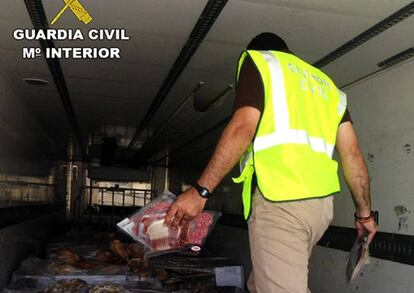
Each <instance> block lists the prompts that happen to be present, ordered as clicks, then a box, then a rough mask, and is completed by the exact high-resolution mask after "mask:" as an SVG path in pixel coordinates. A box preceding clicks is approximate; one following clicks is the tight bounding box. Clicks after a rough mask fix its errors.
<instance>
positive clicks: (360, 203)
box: [336, 122, 377, 242]
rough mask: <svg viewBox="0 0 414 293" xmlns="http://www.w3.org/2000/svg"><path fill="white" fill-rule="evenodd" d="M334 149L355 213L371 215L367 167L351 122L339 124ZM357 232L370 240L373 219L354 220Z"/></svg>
mask: <svg viewBox="0 0 414 293" xmlns="http://www.w3.org/2000/svg"><path fill="white" fill-rule="evenodd" d="M336 149H337V151H338V154H339V157H340V160H341V164H342V170H343V173H344V176H345V180H346V183H347V184H348V187H349V189H350V190H351V194H352V198H353V200H354V204H355V210H356V215H357V216H358V217H360V218H366V217H369V216H370V215H371V198H370V183H369V175H368V169H367V166H366V164H365V161H364V158H363V156H362V154H361V150H360V148H359V145H358V140H357V137H356V134H355V131H354V128H353V126H352V123H351V122H344V123H341V124H340V125H339V129H338V134H337V140H336ZM355 225H356V228H357V230H358V234H359V235H362V234H363V233H364V232H365V231H366V232H368V240H369V242H371V240H372V238H373V237H374V235H375V233H376V231H377V226H376V223H375V221H374V219H371V220H370V221H367V222H365V223H362V222H358V221H356V222H355Z"/></svg>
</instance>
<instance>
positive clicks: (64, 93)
mask: <svg viewBox="0 0 414 293" xmlns="http://www.w3.org/2000/svg"><path fill="white" fill-rule="evenodd" d="M24 2H25V4H26V8H27V11H28V13H29V16H30V19H31V21H32V24H33V27H34V29H37V30H46V29H48V28H49V25H48V22H47V18H46V13H45V10H44V8H43V4H42V1H37V0H25V1H24ZM39 43H40V46H41V47H42V50H43V52H44V51H45V50H46V48H54V47H55V45H54V43H53V41H50V40H39ZM46 62H47V65H48V67H49V70H50V73H51V75H52V77H53V81H54V82H55V85H56V89H57V90H58V92H59V96H60V99H61V101H62V104H63V107H64V109H65V112H66V115H67V117H68V119H69V122H70V125H71V127H72V131H73V134H74V136H75V139H76V140H77V142H78V144H79V147H80V150H81V152H82V156H83V159H84V160H86V158H87V154H86V151H85V147H84V145H83V143H82V135H81V132H80V128H79V124H78V121H77V119H76V115H75V111H74V110H73V105H72V101H71V98H70V95H69V91H68V88H67V85H66V82H65V78H64V76H63V72H62V68H61V66H60V62H59V59H55V58H54V59H46Z"/></svg>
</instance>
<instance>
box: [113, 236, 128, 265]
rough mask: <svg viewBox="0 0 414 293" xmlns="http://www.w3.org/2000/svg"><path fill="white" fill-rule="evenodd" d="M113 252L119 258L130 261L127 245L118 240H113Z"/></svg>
mask: <svg viewBox="0 0 414 293" xmlns="http://www.w3.org/2000/svg"><path fill="white" fill-rule="evenodd" d="M111 250H112V251H113V253H115V254H116V255H117V256H119V257H120V258H122V259H123V260H125V261H126V262H128V261H129V255H128V252H127V250H126V247H125V245H124V244H123V243H122V242H121V241H119V240H116V239H115V240H112V241H111Z"/></svg>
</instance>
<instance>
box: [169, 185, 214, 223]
mask: <svg viewBox="0 0 414 293" xmlns="http://www.w3.org/2000/svg"><path fill="white" fill-rule="evenodd" d="M206 202H207V199H206V198H202V197H201V196H200V195H199V194H198V191H197V190H195V189H194V188H189V189H187V190H186V191H185V192H184V193H182V194H181V195H180V196H179V197H178V198H177V200H176V201H175V202H174V203H173V205H172V206H171V208H170V210H169V211H168V213H167V215H166V216H165V220H164V222H165V224H167V225H168V226H169V227H171V228H173V229H174V228H177V227H178V226H183V225H185V224H186V223H187V222H188V221H190V220H191V219H192V218H194V217H195V216H197V215H198V214H200V213H201V212H202V211H203V209H204V206H205V205H206Z"/></svg>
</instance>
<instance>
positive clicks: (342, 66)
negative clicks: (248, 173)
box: [0, 0, 414, 293]
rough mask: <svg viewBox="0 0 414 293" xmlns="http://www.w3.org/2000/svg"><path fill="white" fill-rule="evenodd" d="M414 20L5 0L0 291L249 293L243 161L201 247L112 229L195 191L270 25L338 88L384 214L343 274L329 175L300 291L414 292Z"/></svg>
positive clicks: (246, 4) (346, 215) (138, 1)
mask: <svg viewBox="0 0 414 293" xmlns="http://www.w3.org/2000/svg"><path fill="white" fill-rule="evenodd" d="M413 14H414V2H413V1H408V0H393V1H386V0H364V1H357V0H347V1H330V0H309V1H300V0H290V1H286V0H100V1H91V0H43V1H42V0H24V1H23V0H19V1H16V0H2V1H0V54H1V57H0V290H4V292H248V291H247V287H246V282H247V280H248V277H249V274H250V271H251V269H252V263H251V256H250V249H249V247H250V246H249V235H248V234H249V233H248V224H247V222H246V220H245V219H244V217H243V203H242V196H241V195H242V186H241V184H235V183H234V182H233V180H232V178H234V177H238V176H239V175H240V170H239V166H238V165H236V166H235V167H234V168H233V170H232V171H231V172H230V173H229V174H228V175H227V176H226V177H225V179H224V180H223V181H222V182H221V183H220V185H219V186H218V187H217V188H216V189H215V190H214V192H213V193H212V195H211V197H210V198H209V200H208V201H207V204H206V207H205V210H207V211H215V213H205V214H202V215H205V217H206V218H205V219H204V220H205V221H206V222H207V223H208V225H207V226H208V227H207V226H206V225H205V223H206V222H202V223H201V222H200V223H201V224H200V227H198V226H197V227H198V228H197V229H196V230H197V231H195V232H197V233H203V232H200V231H204V230H205V233H207V232H209V234H208V235H207V236H208V237H207V240H206V241H205V243H200V245H199V246H191V247H186V249H180V251H179V252H176V253H171V254H162V255H155V256H154V255H152V254H149V256H150V257H147V256H148V251H149V249H154V245H155V244H153V242H151V245H150V247H146V246H145V245H143V244H142V242H136V240H137V239H133V238H131V237H130V236H129V235H128V233H125V231H123V230H122V229H121V228H120V226H119V225H118V226H117V223H119V222H121V221H122V220H124V219H126V220H128V217H129V218H130V219H131V221H132V222H133V221H135V220H134V219H137V218H139V219H141V218H140V217H142V215H138V216H136V214H135V213H136V212H137V211H140V210H141V211H145V209H144V210H142V207H144V206H147V205H148V204H150V203H152V206H153V207H155V208H157V205H156V203H157V201H154V200H155V199H156V198H157V197H158V196H160V195H161V194H164V196H166V195H168V198H170V196H171V195H169V193H172V194H174V195H177V196H178V195H180V194H181V193H182V192H183V191H185V190H186V189H188V188H190V187H191V186H194V183H195V182H196V181H197V180H198V178H199V177H200V175H201V174H202V172H203V170H204V168H205V167H206V165H207V163H208V162H209V159H210V158H211V156H212V154H213V152H214V150H215V148H216V146H217V143H218V141H219V139H220V136H221V134H222V132H223V130H224V129H225V127H226V125H228V122H229V121H230V119H231V117H232V114H233V105H234V101H235V96H236V88H237V83H236V72H237V64H238V63H237V62H238V60H239V57H240V55H241V53H242V52H243V50H245V49H246V45H247V44H248V43H249V41H250V40H251V39H252V38H253V37H254V36H256V35H258V34H259V33H262V32H272V33H276V34H278V35H279V36H281V37H283V39H284V40H285V41H286V42H287V44H288V46H289V48H290V50H291V51H292V52H293V53H294V54H295V55H296V56H298V57H300V58H301V59H303V60H304V61H306V62H308V63H309V64H312V65H313V66H314V67H316V68H319V69H320V70H322V71H323V72H324V73H326V74H327V75H329V77H330V78H332V80H333V81H334V83H335V84H336V86H337V87H338V88H339V89H340V90H341V91H342V92H344V93H345V94H346V96H347V107H348V110H349V112H350V115H351V119H352V125H353V127H354V129H355V131H356V133H357V136H358V139H359V145H360V149H361V152H362V154H363V157H364V159H365V162H366V165H367V167H368V172H369V176H370V181H371V200H372V207H371V209H372V211H373V213H372V214H373V215H374V217H375V221H376V222H377V223H378V232H377V234H376V236H375V238H374V240H373V241H372V242H371V244H370V248H369V253H370V257H369V263H368V264H366V265H365V266H364V267H363V269H362V271H361V272H360V273H359V275H358V278H357V279H356V280H355V281H354V282H353V283H352V284H348V283H347V279H346V264H347V257H348V255H349V252H350V250H351V247H352V246H353V244H354V241H355V239H356V235H357V234H356V229H355V223H354V211H355V208H354V202H353V200H352V196H351V193H350V191H349V189H348V187H347V184H346V182H345V179H344V175H343V172H342V170H341V168H338V173H339V178H340V182H341V183H340V184H341V191H340V192H338V193H336V194H335V195H334V217H333V220H332V222H331V224H330V226H329V228H328V229H327V230H326V232H325V234H324V235H323V237H322V238H321V239H320V240H319V242H318V243H317V245H316V246H315V248H314V249H313V252H312V256H311V258H310V261H309V265H308V267H309V277H308V284H309V285H308V286H309V289H310V290H311V292H314V293H317V292H320V293H322V292H328V293H330V292H384V293H390V292H393V293H394V292H395V293H403V292H404V293H407V292H414V278H413V277H412V276H413V275H414V218H413V215H414V213H413V212H414V194H413V190H414V186H413V182H414V181H413V178H414V177H413V176H414V168H413V166H414V150H413V147H414V146H413V145H414V119H413V117H414V62H413V60H414V58H412V57H413V56H414V17H413V16H412V15H413ZM39 32H40V33H39ZM50 32H52V33H50ZM334 158H335V159H336V160H338V154H337V153H334ZM340 165H341V164H340V163H339V166H340ZM320 180H324V179H323V178H321V179H320ZM274 181H275V184H278V183H277V178H275V179H274ZM219 214H221V217H219V219H218V220H217V223H216V224H215V225H214V223H215V222H214V221H215V220H216V218H215V217H216V215H219ZM132 215H135V216H133V217H132ZM134 217H135V218H134ZM209 217H210V218H209ZM144 218H145V217H144ZM136 221H138V220H136ZM200 221H201V220H200ZM124 223H125V222H124ZM201 226H203V227H201ZM213 226H214V228H212V227H213ZM145 227H146V226H145ZM147 228H148V227H146V228H145V229H147ZM211 228H212V230H211V231H210V229H211ZM149 229H151V228H149ZM183 229H184V228H183ZM203 229H204V230H203ZM150 232H151V231H150ZM150 232H149V233H150ZM190 232H191V231H190ZM190 232H188V235H190V234H191V233H190ZM154 233H155V232H154ZM158 233H161V232H158ZM194 235H195V234H194ZM194 235H193V236H191V237H195V236H194ZM197 235H198V234H197ZM154 237H155V236H154ZM157 237H161V236H159V235H158V234H157ZM188 237H189V238H191V237H190V236H188ZM200 237H204V236H200ZM157 239H158V238H157ZM188 241H190V240H188ZM201 244H202V245H201ZM156 245H164V244H156ZM100 290H102V291H100ZM105 290H106V291H105ZM274 292H279V291H274ZM280 292H281V291H280ZM266 293H267V292H266ZM269 293H270V292H269Z"/></svg>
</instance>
